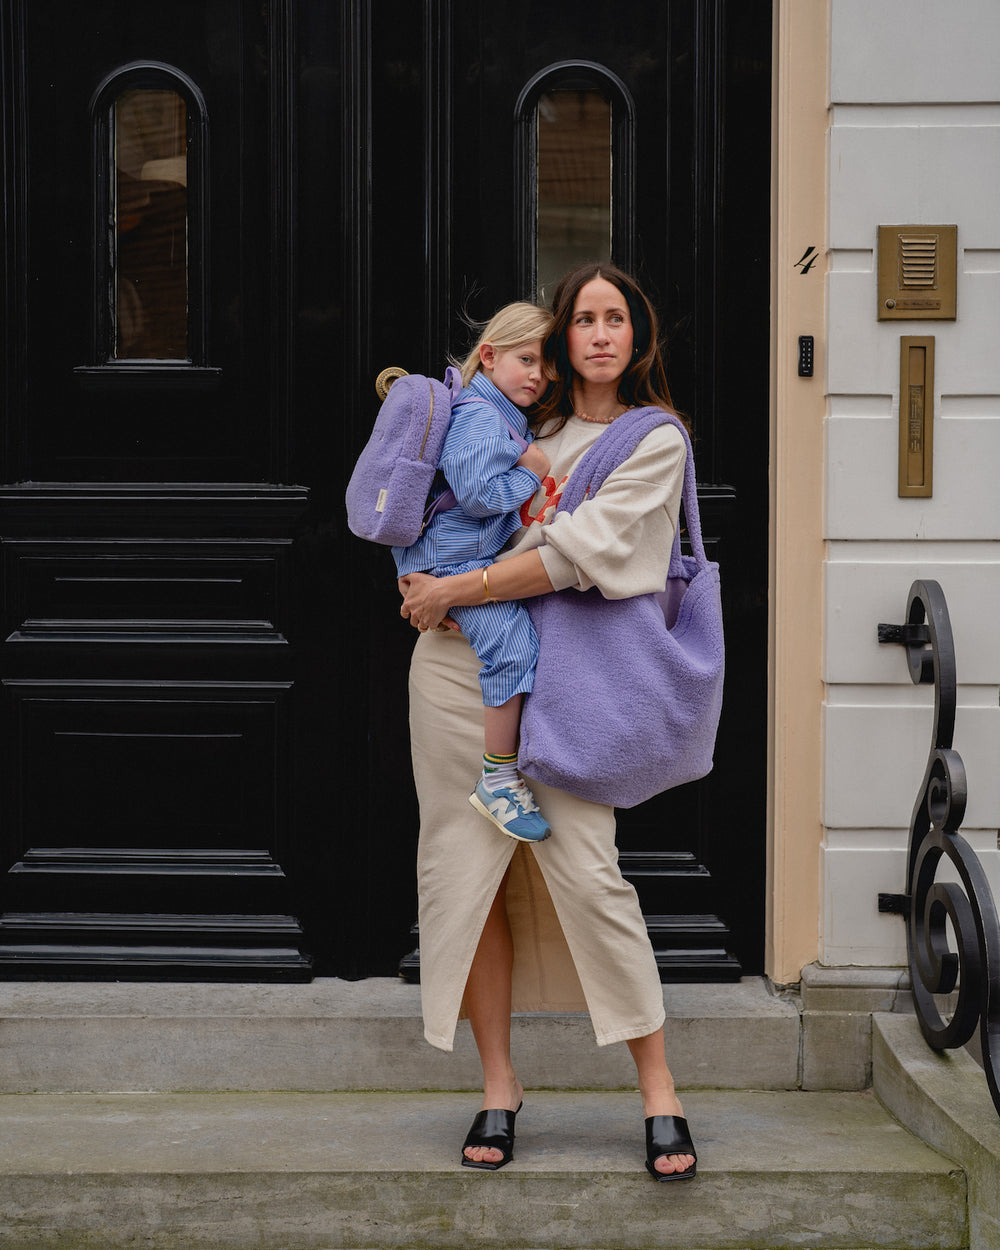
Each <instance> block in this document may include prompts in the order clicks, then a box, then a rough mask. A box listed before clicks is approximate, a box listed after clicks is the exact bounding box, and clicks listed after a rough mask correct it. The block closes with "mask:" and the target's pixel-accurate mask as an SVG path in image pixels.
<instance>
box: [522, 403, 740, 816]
mask: <svg viewBox="0 0 1000 1250" xmlns="http://www.w3.org/2000/svg"><path fill="white" fill-rule="evenodd" d="M665 423H669V424H671V425H674V426H675V427H676V428H677V429H679V430H680V431H681V433H682V435H683V436H684V442H685V446H686V448H687V459H686V461H685V465H684V490H683V503H684V517H685V521H686V524H687V531H688V537H689V539H690V543H691V550H692V553H693V554H692V555H690V556H687V555H684V554H682V552H681V545H680V535H679V533H678V534H677V535H675V537H674V545H673V550H672V551H671V555H670V567H669V574H668V579H667V585H666V586H665V587H664V590H663V591H662V592H660V593H658V594H647V595H638V596H636V597H634V598H631V599H616V600H611V599H605V598H604V597H603V596H602V595H601V593H600V591H599V590H597V589H596V588H594V589H591V590H587V591H582V592H581V591H577V590H572V589H570V590H561V591H556V592H554V593H552V594H548V595H539V596H538V597H537V598H535V599H529V600H526V605H527V607H528V610H529V612H530V613H531V619H532V621H533V622H534V626H535V629H536V631H537V633H538V638H539V644H540V654H539V660H538V667H537V669H536V672H535V683H534V688H533V690H532V692H531V694H530V695H528V697H527V699H526V700H525V704H524V712H523V715H522V718H521V747H520V756H519V760H518V767H519V768H520V769H521V771H522V772H523V773H524V774H525V775H526V776H528V777H530V778H533V779H535V780H538V781H541V782H543V783H545V784H546V785H551V786H557V787H558V788H559V789H561V790H567V791H568V792H569V793H570V794H575V795H578V796H579V797H581V798H584V799H590V800H591V801H592V802H595V803H607V804H610V805H612V806H615V807H634V806H635V805H636V804H637V803H642V802H644V801H645V800H646V799H648V798H651V797H652V796H653V795H654V794H659V793H661V792H662V791H664V790H669V789H671V788H672V787H673V786H679V785H683V784H684V783H685V782H688V781H695V780H697V779H698V778H699V777H704V776H705V775H706V774H707V773H708V772H710V771H711V768H712V757H713V753H714V750H715V737H716V732H717V730H718V726H719V717H720V714H721V711H722V681H723V673H724V663H725V647H724V643H723V633H722V601H721V595H720V585H719V566H718V564H716V563H714V562H713V561H710V560H708V558H707V557H706V555H705V547H704V544H703V542H702V536H701V519H700V517H699V514H698V496H697V491H696V487H695V469H694V456H693V454H692V451H691V441H690V439H689V437H688V434H687V430H686V429H685V428H684V426H683V423H682V422H681V421H680V419H679V418H677V417H675V416H673V415H672V414H670V413H667V412H664V411H663V410H662V409H658V408H643V409H638V410H636V411H635V412H630V413H626V414H625V415H623V416H621V417H619V418H618V419H617V420H616V421H615V422H614V423H613V424H612V425H610V426H609V427H608V429H607V430H606V431H605V432H604V433H603V434H602V435H601V436H600V438H598V439H597V441H596V442H595V443H594V444H593V446H592V447H591V448H590V449H589V450H588V451H587V453H586V454H585V455H584V457H583V459H582V460H581V461H580V463H579V465H578V466H577V468H576V469H575V470H574V472H573V473H572V475H571V476H570V480H569V482H568V483H567V484H566V488H565V490H564V491H563V495H562V499H561V500H560V502H559V508H560V509H562V510H564V511H569V512H572V511H573V510H574V509H575V508H576V507H577V506H578V505H579V504H580V503H581V502H582V501H583V500H584V499H585V498H586V497H587V495H588V494H590V495H592V494H594V493H596V491H597V489H598V488H599V487H600V485H601V483H602V482H603V481H604V479H605V478H606V477H607V475H608V474H609V473H610V472H611V471H612V470H613V469H615V468H617V467H618V466H619V465H620V464H622V463H623V462H624V461H625V460H626V459H627V458H628V457H629V456H630V455H631V454H632V452H633V450H634V449H635V447H636V446H637V445H638V443H639V442H640V440H641V439H642V438H644V437H645V436H646V435H647V434H648V433H649V432H650V431H651V430H653V429H655V428H656V427H657V426H659V425H663V424H665Z"/></svg>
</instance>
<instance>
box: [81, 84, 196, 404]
mask: <svg viewBox="0 0 1000 1250" xmlns="http://www.w3.org/2000/svg"><path fill="white" fill-rule="evenodd" d="M91 121H92V126H93V136H94V180H95V196H94V201H95V219H94V327H95V332H94V356H93V363H92V365H90V366H86V367H81V368H79V369H77V370H76V372H77V373H78V374H80V375H81V380H82V381H83V382H84V383H85V384H86V385H104V384H105V383H108V384H119V383H122V382H126V383H128V382H129V379H131V382H133V383H136V382H139V383H141V381H142V379H143V378H147V379H152V380H154V381H156V382H160V381H163V380H164V379H165V378H167V377H168V376H170V377H172V378H173V381H175V382H177V383H180V384H182V385H191V384H193V385H202V384H204V383H205V382H211V381H212V379H213V378H214V377H215V376H216V375H217V374H218V370H217V369H211V368H208V367H207V364H206V351H207V343H206V333H207V321H208V300H207V282H206V272H207V264H206V248H207V235H208V229H207V212H206V205H207V191H206V188H207V183H206V168H207V156H208V117H207V113H206V110H205V102H204V99H203V97H202V95H201V92H200V91H199V90H198V88H197V87H196V86H195V84H194V83H193V82H192V81H191V79H190V78H188V77H187V76H186V75H185V74H183V73H181V71H180V70H177V69H175V68H174V67H173V66H170V65H164V64H162V63H160V62H148V61H144V62H132V63H130V64H128V65H125V66H122V67H121V68H120V69H118V70H116V71H115V72H114V73H113V74H110V75H109V76H108V77H107V78H106V79H105V80H104V82H103V83H102V84H101V85H100V87H99V88H98V90H97V92H96V93H95V95H94V98H93V100H92V102H91Z"/></svg>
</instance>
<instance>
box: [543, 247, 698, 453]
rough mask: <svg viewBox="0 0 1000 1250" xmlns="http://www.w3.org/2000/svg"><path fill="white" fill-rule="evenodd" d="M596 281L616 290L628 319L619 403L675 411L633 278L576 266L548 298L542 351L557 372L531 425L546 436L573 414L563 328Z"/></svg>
mask: <svg viewBox="0 0 1000 1250" xmlns="http://www.w3.org/2000/svg"><path fill="white" fill-rule="evenodd" d="M595 278H604V279H605V280H606V281H607V282H610V283H611V284H612V286H615V287H617V288H618V290H619V291H621V293H622V297H623V299H624V300H625V303H626V305H627V306H628V312H629V318H630V319H631V321H632V359H631V361H630V362H629V364H628V367H627V368H626V370H625V372H624V373H623V374H622V376H621V377H620V378H619V380H618V400H619V402H620V403H622V404H626V405H627V406H628V407H630V408H631V407H633V406H634V407H639V408H665V409H667V411H669V412H676V411H677V410H676V408H674V404H673V400H672V399H671V398H670V388H669V387H668V386H667V375H666V371H665V370H664V368H663V358H662V356H661V354H660V342H659V326H658V323H657V320H656V312H655V310H654V309H653V306H652V304H651V303H650V302H649V300H648V299H647V298H646V296H645V294H644V293H643V291H642V290H641V289H640V287H639V285H638V283H637V282H636V281H635V279H634V278H631V277H630V276H629V275H628V274H627V273H625V272H624V271H623V270H621V269H619V268H618V267H617V265H612V264H610V263H608V262H606V261H595V262H592V263H589V264H586V265H580V266H579V267H578V268H576V269H573V270H572V271H571V272H570V273H568V274H567V275H566V276H565V277H564V278H563V279H562V281H561V282H560V283H559V285H558V286H557V287H556V291H555V295H553V297H552V315H553V318H554V321H553V326H552V331H551V333H550V334H549V336H548V338H547V339H546V340H545V344H544V353H545V358H546V360H547V361H548V362H549V363H550V364H551V365H552V367H553V368H554V369H555V371H556V380H555V381H554V382H553V384H552V385H551V386H550V387H549V389H548V391H547V392H546V393H545V396H544V397H543V398H542V400H541V401H540V403H539V405H538V408H537V410H536V414H535V415H534V416H533V417H532V421H531V424H532V425H533V426H534V427H536V428H540V427H541V426H543V425H546V423H550V424H551V428H547V429H546V430H545V434H546V436H548V435H550V434H555V433H556V432H557V431H559V430H561V429H562V427H563V426H564V425H565V424H566V422H567V421H568V420H569V418H570V417H571V416H572V414H573V380H574V378H575V377H576V374H575V373H574V371H573V366H572V365H571V364H570V363H569V350H568V348H567V346H566V330H567V327H568V326H569V323H570V318H571V317H572V316H573V308H574V306H575V305H576V299H577V296H578V295H579V294H580V291H581V289H582V288H583V287H585V286H586V285H587V283H588V282H592V281H593V280H594V279H595ZM678 415H679V414H678ZM681 419H682V420H683V417H682V418H681ZM553 422H554V424H552V423H553ZM685 424H687V422H685Z"/></svg>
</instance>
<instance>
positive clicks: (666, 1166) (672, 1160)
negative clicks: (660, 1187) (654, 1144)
mask: <svg viewBox="0 0 1000 1250" xmlns="http://www.w3.org/2000/svg"><path fill="white" fill-rule="evenodd" d="M692 1163H694V1158H693V1157H692V1156H691V1155H659V1156H658V1157H657V1158H656V1159H655V1160H654V1162H653V1167H654V1168H656V1170H657V1172H663V1173H664V1174H665V1175H669V1174H670V1173H671V1172H686V1171H687V1170H688V1168H689V1167H690V1166H691V1164H692Z"/></svg>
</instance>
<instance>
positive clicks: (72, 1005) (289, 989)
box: [0, 978, 800, 1094]
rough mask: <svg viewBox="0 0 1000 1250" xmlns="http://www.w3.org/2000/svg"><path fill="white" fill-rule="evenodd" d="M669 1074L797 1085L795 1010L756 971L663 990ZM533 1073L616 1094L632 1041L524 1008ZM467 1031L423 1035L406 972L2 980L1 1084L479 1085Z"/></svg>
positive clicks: (518, 1047) (630, 1072)
mask: <svg viewBox="0 0 1000 1250" xmlns="http://www.w3.org/2000/svg"><path fill="white" fill-rule="evenodd" d="M663 996H664V1003H665V1007H666V1011H667V1021H666V1025H665V1029H664V1031H665V1034H666V1041H667V1051H668V1055H669V1057H670V1064H671V1068H672V1070H673V1072H674V1076H675V1079H676V1080H677V1082H678V1084H679V1085H680V1086H681V1087H683V1088H685V1089H697V1088H715V1089H720V1088H726V1089H795V1088H796V1087H797V1085H798V1084H799V1076H800V1074H799V1043H800V1019H799V1013H798V1010H797V1008H796V1006H795V1005H794V1004H793V1003H791V1002H788V1001H785V1000H784V999H782V998H779V997H776V996H775V995H774V994H773V993H771V992H770V991H769V989H768V987H767V985H766V984H765V982H764V981H763V980H762V979H760V978H748V979H745V980H743V981H741V982H739V983H737V984H731V985H668V986H664V992H663ZM513 1042H514V1048H515V1054H516V1056H517V1063H518V1070H519V1072H520V1073H521V1074H522V1080H524V1081H525V1083H528V1084H530V1085H532V1086H533V1087H535V1088H538V1087H540V1086H541V1087H546V1088H549V1089H621V1088H623V1087H626V1088H630V1087H631V1086H633V1085H634V1082H635V1069H634V1068H633V1066H632V1062H631V1059H630V1057H629V1054H628V1050H627V1048H626V1047H625V1045H624V1044H620V1045H616V1046H605V1047H598V1046H596V1045H595V1044H594V1035H593V1030H592V1028H591V1025H590V1020H589V1018H588V1017H587V1016H586V1015H532V1016H530V1017H529V1016H524V1017H515V1020H514V1036H513ZM480 1081H481V1075H480V1068H479V1062H478V1059H477V1057H476V1052H475V1048H474V1046H473V1043H472V1039H471V1034H470V1032H469V1029H468V1026H467V1025H464V1024H463V1025H460V1026H459V1031H458V1036H457V1038H456V1045H455V1050H454V1052H453V1053H452V1054H445V1053H443V1052H441V1051H439V1050H436V1049H434V1048H433V1047H431V1046H428V1045H427V1043H426V1042H425V1041H424V1039H423V1026H422V1023H421V1019H420V988H419V986H415V985H408V984H406V983H405V982H403V981H401V980H398V979H395V978H393V979H387V978H382V979H380V978H373V979H371V980H367V981H356V982H349V981H338V980H334V979H327V980H317V981H314V982H312V983H311V984H308V985H207V984H166V985H164V984H160V985H155V984H141V983H140V984H135V983H128V984H107V983H86V982H84V983H76V984H73V983H47V982H5V983H0V1093H8V1094H15V1093H46V1092H49V1093H54V1092H102V1091H113V1090H152V1091H170V1090H188V1091H196V1090H204V1091H212V1092H221V1091H225V1090H233V1091H252V1090H275V1089H290V1090H364V1089H382V1090H394V1089H395V1090H407V1089H438V1090H449V1089H451V1090H458V1089H476V1088H477V1087H479V1085H480Z"/></svg>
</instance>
